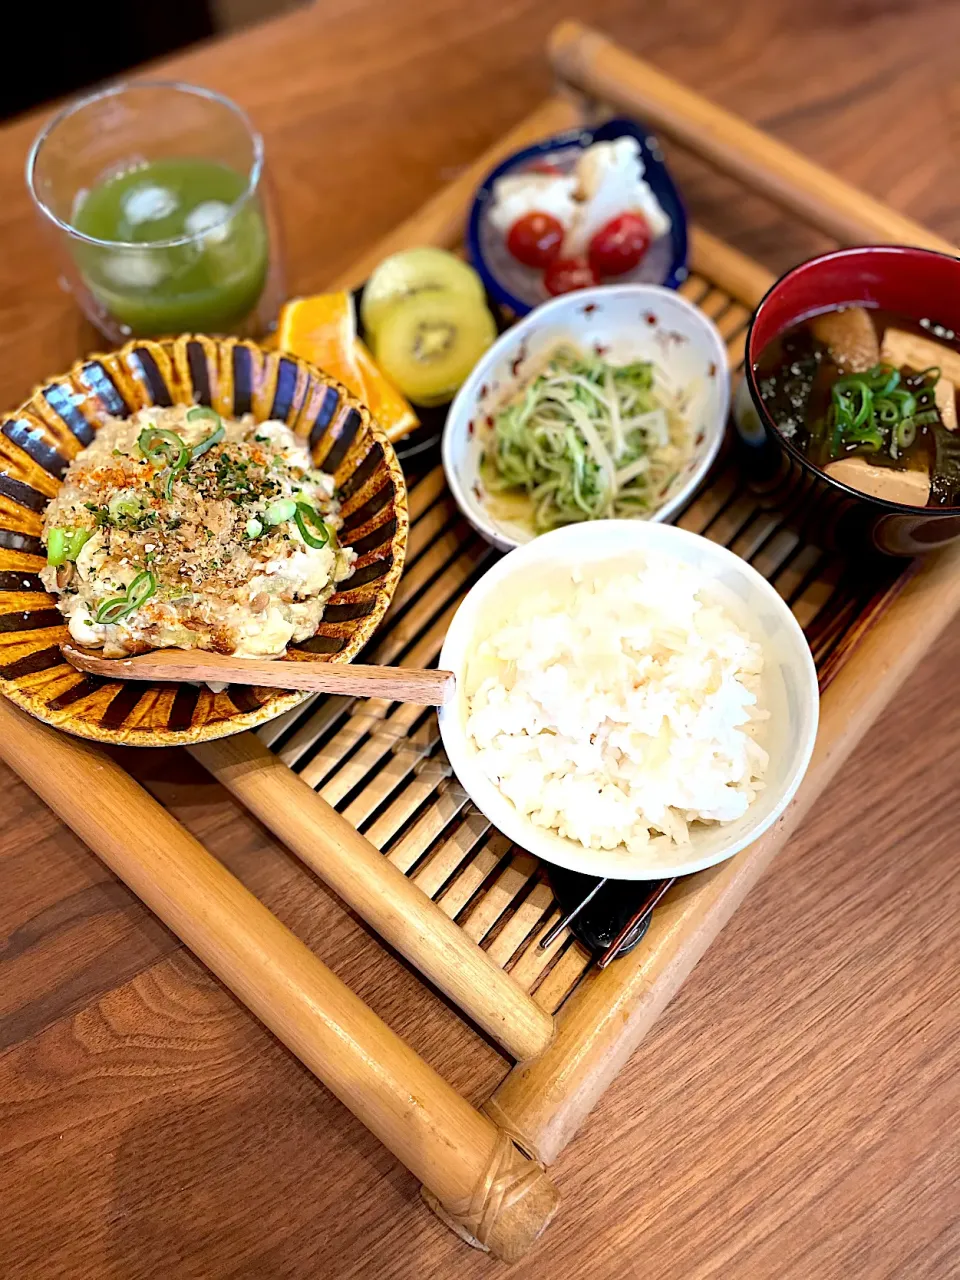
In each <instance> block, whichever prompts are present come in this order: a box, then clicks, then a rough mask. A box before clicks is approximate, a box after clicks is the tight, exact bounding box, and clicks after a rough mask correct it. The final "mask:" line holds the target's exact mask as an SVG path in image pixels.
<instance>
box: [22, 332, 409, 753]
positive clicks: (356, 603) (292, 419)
mask: <svg viewBox="0 0 960 1280" xmlns="http://www.w3.org/2000/svg"><path fill="white" fill-rule="evenodd" d="M194 403H197V404H206V405H211V406H212V407H213V408H214V409H216V410H217V412H218V413H220V414H222V415H224V416H225V417H240V416H241V415H243V414H245V413H252V414H253V416H254V418H255V419H256V421H258V422H264V421H267V420H268V419H279V420H280V421H282V422H286V423H287V424H288V425H289V426H290V427H291V428H292V429H293V430H294V431H296V433H297V434H298V435H299V436H302V437H304V438H306V439H308V440H309V441H310V448H311V452H312V454H313V460H314V463H315V464H316V465H317V466H319V467H322V468H323V469H324V470H325V471H328V472H331V473H332V474H333V476H334V477H335V480H336V485H337V492H338V495H339V497H340V501H341V504H342V513H343V517H344V526H343V529H342V531H341V534H340V537H341V541H342V542H343V543H344V545H346V546H351V547H353V549H354V550H355V551H356V553H357V557H358V558H357V561H356V567H355V570H354V573H353V575H352V576H351V577H350V578H349V579H347V580H346V581H345V582H344V583H343V585H342V588H341V590H339V591H338V592H337V593H336V594H335V595H334V596H332V597H331V599H330V601H329V603H328V605H327V607H326V610H325V612H324V616H323V619H322V621H321V623H320V626H319V628H318V630H317V633H316V635H314V636H313V637H312V638H311V639H310V640H306V641H303V642H302V643H301V644H299V645H297V646H291V648H290V649H289V650H288V658H287V659H285V661H297V660H298V659H303V658H313V659H316V658H317V657H322V658H326V659H328V660H329V661H331V662H349V661H350V660H351V659H352V658H354V657H355V656H356V655H357V654H358V653H359V652H360V650H361V649H362V648H363V646H364V644H365V643H366V642H367V640H368V639H369V638H370V636H371V635H372V633H373V631H374V630H375V628H376V626H377V624H378V623H379V621H380V619H381V618H382V617H383V614H384V612H385V611H386V609H387V606H388V605H389V603H390V599H391V597H392V595H393V592H394V589H395V587H396V584H397V581H398V580H399V578H400V574H401V572H402V570H403V556H404V549H405V546H406V535H407V500H406V488H405V486H404V481H403V473H402V471H401V470H400V465H399V463H398V462H397V459H396V455H395V454H394V452H393V448H392V447H391V445H390V443H389V441H388V440H387V439H386V437H385V436H384V434H383V432H382V431H381V430H380V428H379V427H378V426H377V425H376V424H375V423H374V422H373V420H372V418H371V417H370V414H369V412H368V411H367V410H366V409H365V408H364V407H363V406H362V405H361V404H359V403H358V401H356V400H355V399H354V398H353V397H351V396H350V395H349V393H348V392H347V391H346V390H345V388H344V387H342V386H341V385H340V384H339V383H337V382H334V381H333V380H332V379H330V378H328V377H327V376H326V375H325V374H323V373H322V372H320V371H319V370H318V369H316V368H314V367H313V366H311V365H309V364H307V363H306V362H305V361H303V360H298V359H296V358H294V357H292V356H286V355H281V354H279V353H278V352H275V351H264V350H262V349H261V348H260V347H258V346H257V345H255V344H254V343H251V342H242V341H237V340H235V339H232V338H230V339H214V338H205V337H180V338H173V339H168V340H164V341H162V342H148V341H138V342H131V343H129V344H128V345H127V346H125V347H124V348H123V349H122V350H120V351H115V352H112V353H111V354H109V355H103V356H91V357H90V358H89V359H87V360H83V361H81V362H79V363H78V364H76V365H75V366H74V367H73V369H71V370H70V372H69V373H67V374H65V375H63V376H62V377H59V378H53V379H52V380H51V381H49V382H47V383H45V384H44V385H43V386H42V387H40V388H38V389H37V391H35V392H34V394H33V395H32V396H31V397H30V399H29V400H27V401H26V403H25V404H23V405H21V406H20V408H19V409H17V410H16V411H15V412H13V413H11V414H9V415H8V416H7V417H6V418H5V419H4V420H3V422H2V424H0V691H2V692H3V693H5V694H6V695H7V697H9V698H11V699H12V700H13V701H14V702H15V703H16V704H17V705H18V706H20V707H23V708H24V709H25V710H26V711H29V712H30V713H31V714H32V715H35V716H37V717H38V718H39V719H40V720H44V721H46V722H47V723H48V724H52V725H56V726H57V727H58V728H61V729H65V730H67V731H68V732H70V733H75V734H78V735H79V736H81V737H84V738H94V739H96V740H98V741H100V742H113V743H124V744H127V745H132V746H169V745H171V744H175V743H189V742H202V741H204V740H206V739H210V738H219V737H223V736H225V735H227V734H231V733H237V732H239V731H240V730H242V729H251V728H254V727H255V726H256V725H260V724H263V723H264V722H265V721H267V720H270V719H272V718H273V717H274V716H277V715H280V713H281V712H284V711H287V710H289V709H290V708H291V707H294V706H296V705H297V703H299V702H302V701H303V700H304V698H305V697H307V696H308V695H306V694H303V693H287V692H284V691H283V690H277V689H264V688H259V687H249V686H246V685H229V686H228V687H227V688H226V689H225V690H224V691H223V692H222V693H217V694H214V693H211V692H210V690H209V689H207V688H206V687H199V686H197V685H193V684H150V683H145V682H144V683H141V682H134V681H126V682H118V681H114V680H107V679H103V678H101V677H98V676H89V675H81V674H80V673H79V672H78V671H76V670H74V668H73V667H71V666H69V665H68V664H67V663H66V662H65V661H64V659H63V657H62V656H61V653H60V644H61V642H62V641H65V640H67V639H68V638H69V636H68V632H67V628H66V626H65V624H64V622H63V619H62V617H61V615H60V612H59V610H58V609H57V606H56V600H55V599H54V597H53V596H51V595H49V594H48V593H47V592H46V591H44V589H43V585H42V583H41V581H40V578H39V573H40V570H41V568H42V567H43V565H44V563H45V555H44V550H43V547H42V545H41V542H40V532H41V528H42V523H43V513H44V511H45V509H46V506H47V503H48V502H49V501H50V499H51V498H52V497H54V495H55V494H56V492H57V490H58V489H59V487H60V480H61V477H62V476H63V473H64V471H65V470H66V468H67V466H68V464H69V462H70V461H71V459H72V458H74V457H75V456H76V455H77V453H78V452H79V451H80V450H81V449H82V448H84V447H85V446H86V445H88V444H89V443H90V441H91V440H92V439H93V437H94V434H95V432H96V431H97V430H98V428H99V427H101V426H102V425H103V424H104V422H105V421H106V420H107V418H108V417H110V416H114V417H121V418H124V417H128V416H129V415H130V414H131V413H134V412H135V411H136V410H137V409H141V408H143V407H144V406H147V405H171V404H194Z"/></svg>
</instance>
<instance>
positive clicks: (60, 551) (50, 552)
mask: <svg viewBox="0 0 960 1280" xmlns="http://www.w3.org/2000/svg"><path fill="white" fill-rule="evenodd" d="M66 558H67V535H66V531H65V530H63V529H51V530H50V532H49V534H48V535H47V564H50V565H53V566H54V568H59V566H60V565H62V564H63V562H64V561H65V560H66Z"/></svg>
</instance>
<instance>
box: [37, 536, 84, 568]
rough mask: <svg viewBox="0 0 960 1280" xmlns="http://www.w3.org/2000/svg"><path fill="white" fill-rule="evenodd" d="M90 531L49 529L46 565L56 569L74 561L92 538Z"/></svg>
mask: <svg viewBox="0 0 960 1280" xmlns="http://www.w3.org/2000/svg"><path fill="white" fill-rule="evenodd" d="M93 532H94V531H93V530H92V529H51V530H50V533H49V535H48V536H47V564H49V565H52V566H53V567H54V568H55V569H58V568H59V567H60V565H62V564H64V563H65V562H66V561H68V560H76V558H77V556H78V555H79V554H80V552H81V551H82V550H83V548H84V546H85V545H86V544H87V543H88V542H89V541H90V539H91V538H92V537H93Z"/></svg>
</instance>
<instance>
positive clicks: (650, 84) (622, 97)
mask: <svg viewBox="0 0 960 1280" xmlns="http://www.w3.org/2000/svg"><path fill="white" fill-rule="evenodd" d="M550 59H551V61H552V63H553V66H554V69H555V70H556V71H557V72H558V73H559V75H560V76H561V77H562V78H563V79H564V80H565V81H567V82H569V83H570V84H571V85H573V86H575V87H576V88H578V89H580V90H582V91H583V92H585V93H588V94H591V95H592V96H594V97H596V98H599V99H601V100H602V101H603V102H608V103H611V104H612V105H613V106H614V107H616V108H617V109H618V110H620V111H624V112H627V113H629V114H631V115H637V116H639V117H640V118H641V119H642V120H643V121H645V122H646V123H647V124H649V125H651V126H652V127H654V128H656V129H658V130H659V131H660V132H661V133H663V134H665V135H666V136H667V137H668V138H672V139H673V140H674V141H675V142H679V143H681V144H682V145H683V146H685V147H688V148H689V149H690V150H691V151H694V152H696V153H697V154H698V155H701V156H703V158H704V159H705V160H708V161H710V162H711V163H712V164H714V165H716V167H717V168H718V169H722V170H724V171H725V172H726V173H729V174H731V175H732V176H733V177H735V178H739V179H740V181H741V182H743V183H745V185H746V186H748V187H751V188H752V189H753V190H754V191H758V192H759V193H760V194H761V195H764V196H767V197H768V198H769V199H770V200H772V201H773V202H774V203H775V204H777V205H779V206H780V207H781V208H784V209H787V210H789V211H790V212H791V213H795V214H797V215H799V216H800V217H801V218H803V219H805V220H806V221H807V222H808V223H810V224H811V225H812V226H814V227H817V228H819V230H821V231H824V232H826V234H827V235H830V236H833V237H834V238H835V239H836V240H839V241H840V243H841V244H862V243H865V242H866V243H868V244H869V243H871V242H876V241H889V242H893V243H895V244H912V245H921V246H924V247H926V248H928V249H939V250H940V251H941V252H942V253H949V254H955V253H956V252H957V250H956V248H955V247H954V246H953V245H951V244H950V243H949V242H948V241H946V240H944V239H942V238H941V237H940V236H938V235H935V234H934V233H933V232H932V231H929V230H927V228H926V227H924V226H921V225H920V223H918V222H914V221H913V220H912V219H911V218H906V217H904V216H903V215H902V214H899V213H897V212H896V211H895V210H894V209H891V208H889V207H888V206H887V205H884V204H881V203H880V201H879V200H874V199H873V198H872V197H871V196H868V195H866V194H865V193H864V192H862V191H858V190H857V188H856V187H853V186H851V185H850V184H849V183H847V182H844V181H842V179H840V178H836V177H834V176H833V174H831V173H828V172H827V171H826V170H825V169H821V167H820V166H819V165H817V164H814V163H813V161H812V160H808V159H806V157H805V156H802V155H801V154H800V153H799V152H798V151H794V150H793V149H792V148H791V147H788V146H786V145H785V144H784V143H782V142H777V141H776V139H775V138H771V137H770V136H769V135H768V134H766V133H763V132H761V130H759V129H755V128H754V127H753V125H750V124H747V122H746V121H745V120H741V119H740V118H739V117H737V116H735V115H731V113H730V112H729V111H725V110H724V109H723V108H722V107H718V106H715V105H714V104H713V103H712V102H709V101H708V100H707V99H706V98H703V97H701V96H700V94H698V93H695V92H694V91H693V90H692V89H688V88H686V87H685V86H684V85H682V84H679V83H678V82H677V81H676V80H673V79H672V78H671V77H670V76H667V75H664V73H663V72H662V71H658V70H657V68H656V67H654V66H652V65H651V64H650V63H649V62H644V61H643V59H642V58H637V57H635V56H634V55H633V54H631V53H628V52H627V51H626V50H624V49H621V48H619V47H618V46H617V45H615V44H614V43H613V42H612V41H610V40H608V39H606V37H605V36H603V35H601V34H600V33H599V32H598V31H595V30H594V29H593V28H591V27H586V26H583V25H582V24H581V23H579V22H562V23H560V24H559V25H558V26H557V27H555V28H554V30H553V32H552V33H551V36H550Z"/></svg>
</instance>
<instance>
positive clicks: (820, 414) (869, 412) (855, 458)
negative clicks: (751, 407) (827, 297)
mask: <svg viewBox="0 0 960 1280" xmlns="http://www.w3.org/2000/svg"><path fill="white" fill-rule="evenodd" d="M755 372H756V377H757V386H758V389H759V391H760V396H761V398H762V400H763V402H764V405H765V406H766V409H767V412H768V413H769V414H770V416H771V417H772V418H773V421H774V422H775V423H776V425H777V427H778V429H779V431H780V433H781V435H783V436H784V437H785V438H786V439H788V440H790V441H791V443H792V444H793V445H794V446H795V447H796V448H798V449H799V450H800V451H801V452H802V453H803V454H805V455H806V457H808V458H809V459H810V460H811V462H813V463H814V464H815V465H816V466H818V467H820V468H821V469H822V470H823V471H825V472H826V473H827V475H830V476H833V477H835V478H836V479H837V480H840V481H842V483H844V484H847V485H850V486H851V488H854V489H859V490H861V491H862V492H863V493H867V494H870V495H872V496H873V497H878V498H883V499H886V500H888V501H891V502H900V503H905V504H907V505H911V506H917V507H926V506H931V507H943V506H945V507H953V506H960V433H958V431H957V407H958V402H957V396H958V393H960V343H958V341H957V334H956V333H954V332H953V331H952V330H950V329H946V328H944V327H943V326H942V325H939V324H936V323H935V322H934V321H932V320H929V319H921V320H919V321H917V320H914V319H911V318H910V317H907V316H903V315H899V314H897V313H896V312H891V311H884V310H880V309H874V308H868V307H864V306H846V307H840V308H836V309H834V310H832V311H825V312H821V313H820V314H818V315H814V316H810V317H809V318H807V319H806V320H803V321H801V322H800V323H799V324H796V325H794V326H793V327H792V328H790V329H788V330H786V331H785V332H784V333H783V334H781V335H780V336H779V337H778V338H776V339H774V341H773V342H771V343H770V344H769V345H768V346H767V347H766V348H765V349H764V350H763V351H762V352H761V354H760V357H759V359H758V360H757V362H756V365H755Z"/></svg>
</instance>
